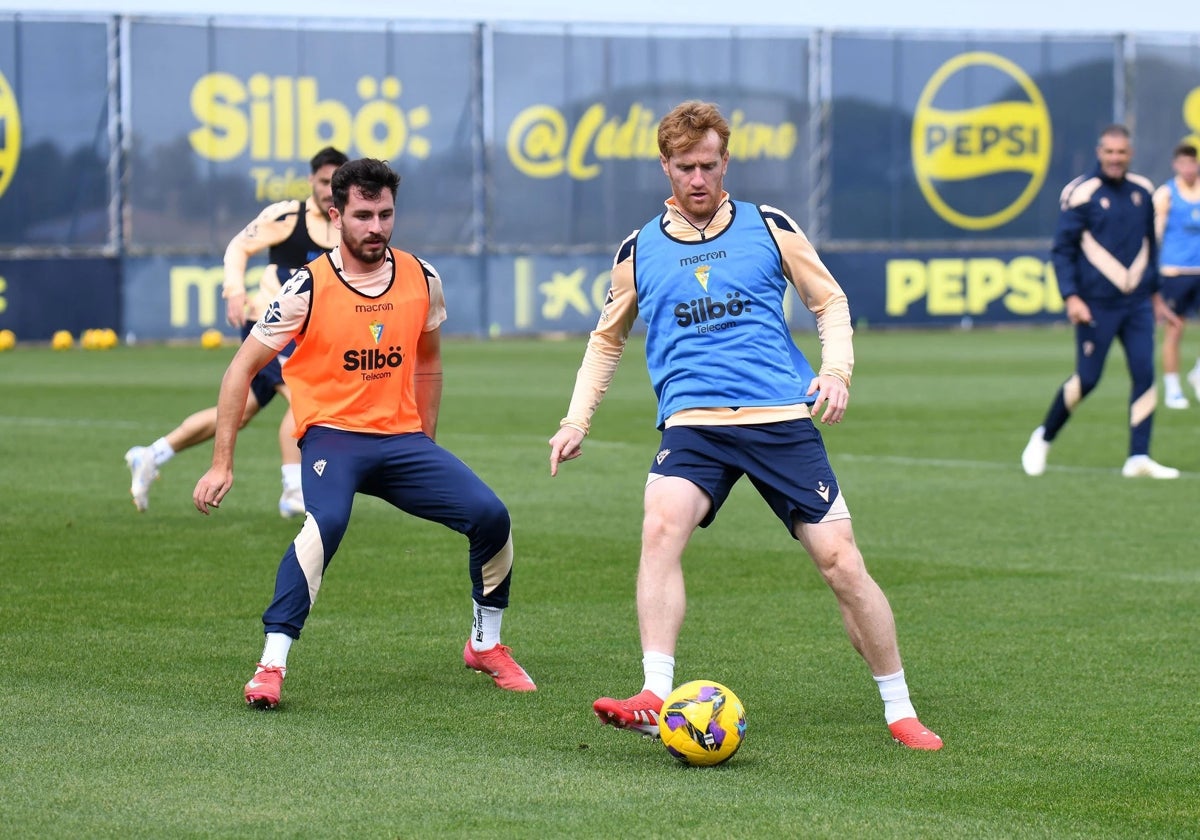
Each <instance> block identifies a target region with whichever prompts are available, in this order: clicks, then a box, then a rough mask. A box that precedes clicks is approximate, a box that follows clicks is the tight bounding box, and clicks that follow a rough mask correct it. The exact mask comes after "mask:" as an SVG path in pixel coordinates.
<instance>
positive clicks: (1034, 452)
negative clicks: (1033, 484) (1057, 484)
mask: <svg viewBox="0 0 1200 840" xmlns="http://www.w3.org/2000/svg"><path fill="white" fill-rule="evenodd" d="M1045 431H1046V429H1045V427H1044V426H1038V427H1037V428H1036V429H1034V430H1033V434H1031V435H1030V436H1029V443H1027V444H1025V451H1024V452H1022V453H1021V466H1022V467H1023V468H1024V469H1025V475H1041V474H1042V473H1044V472H1045V471H1046V455H1047V453H1049V452H1050V444H1048V443H1047V442H1046V440H1045V438H1043V437H1042V434H1043V433H1044V432H1045Z"/></svg>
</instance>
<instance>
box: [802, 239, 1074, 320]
mask: <svg viewBox="0 0 1200 840" xmlns="http://www.w3.org/2000/svg"><path fill="white" fill-rule="evenodd" d="M821 257H822V260H823V261H824V263H825V265H826V266H827V267H828V268H829V270H830V271H831V272H833V276H834V277H836V278H838V282H839V283H840V284H841V286H842V288H843V289H844V290H845V292H846V296H847V298H849V300H850V315H851V317H852V318H853V319H854V321H855V322H856V323H857V324H860V325H866V324H875V325H892V326H899V325H903V326H955V327H958V326H967V327H969V326H973V325H975V324H983V323H988V322H991V323H1013V322H1018V321H1021V322H1037V321H1046V322H1050V321H1060V320H1062V319H1063V317H1064V316H1063V314H1062V313H1063V300H1062V296H1061V295H1060V294H1059V292H1058V281H1057V280H1056V279H1055V276H1054V266H1053V265H1052V264H1051V262H1050V254H1049V252H1048V251H1046V252H1037V251H1033V250H1030V251H1011V250H991V249H986V248H985V249H979V250H972V251H969V252H951V251H945V250H941V251H939V250H932V249H931V250H927V251H914V252H907V251H906V252H895V251H891V252H889V251H879V252H857V253H849V252H833V253H824V254H822V255H821Z"/></svg>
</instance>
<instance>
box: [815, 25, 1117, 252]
mask: <svg viewBox="0 0 1200 840" xmlns="http://www.w3.org/2000/svg"><path fill="white" fill-rule="evenodd" d="M1118 43H1119V42H1118V41H1117V39H1116V38H1096V39H1074V38H1066V37H1064V38H1054V39H1046V38H1037V39H1028V40H1012V41H998V40H997V41H992V40H986V39H976V38H972V39H971V40H970V41H969V42H967V41H964V40H954V39H951V38H944V39H934V38H928V39H927V38H915V37H912V36H900V35H894V36H878V37H870V36H858V35H834V36H833V38H832V58H831V79H832V106H831V124H832V128H831V135H830V141H831V142H830V149H831V160H830V166H831V171H832V183H831V184H830V189H829V191H828V194H827V200H828V202H829V215H830V219H829V228H828V230H827V234H828V238H829V240H831V241H843V240H888V241H900V240H926V241H929V240H963V239H971V240H981V241H986V240H989V239H991V240H997V239H1009V240H1013V239H1028V238H1031V237H1049V236H1050V235H1051V234H1052V233H1053V231H1054V224H1055V219H1056V215H1057V212H1058V194H1059V192H1060V190H1061V189H1062V187H1063V186H1064V185H1065V184H1066V183H1067V182H1068V181H1070V180H1071V179H1072V178H1074V177H1076V176H1077V175H1080V174H1082V173H1083V172H1084V171H1085V170H1087V169H1089V168H1090V167H1091V166H1092V165H1093V164H1094V162H1095V157H1094V152H1093V150H1094V149H1095V146H1096V138H1097V137H1098V136H1099V134H1100V131H1101V130H1102V129H1103V128H1104V126H1105V125H1107V124H1108V123H1111V122H1112V121H1113V119H1114V114H1115V113H1117V108H1116V107H1115V105H1114V103H1115V102H1116V89H1115V85H1116V78H1117V77H1116V73H1117V60H1118V55H1119V51H1118Z"/></svg>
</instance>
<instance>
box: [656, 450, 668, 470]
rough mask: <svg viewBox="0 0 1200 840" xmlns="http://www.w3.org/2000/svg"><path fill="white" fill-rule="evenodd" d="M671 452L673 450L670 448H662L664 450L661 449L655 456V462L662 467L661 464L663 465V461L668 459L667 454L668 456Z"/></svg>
mask: <svg viewBox="0 0 1200 840" xmlns="http://www.w3.org/2000/svg"><path fill="white" fill-rule="evenodd" d="M670 454H671V450H670V449H662V450H660V451H659V453H658V454H657V455H655V456H654V463H656V464H658V465H659V466H660V467H661V466H662V462H663V461H665V460H667V456H668V455H670Z"/></svg>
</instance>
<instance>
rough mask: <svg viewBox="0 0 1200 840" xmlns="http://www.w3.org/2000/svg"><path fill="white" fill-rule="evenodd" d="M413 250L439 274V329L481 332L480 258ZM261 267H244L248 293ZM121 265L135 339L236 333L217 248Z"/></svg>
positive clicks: (126, 320)
mask: <svg viewBox="0 0 1200 840" xmlns="http://www.w3.org/2000/svg"><path fill="white" fill-rule="evenodd" d="M418 256H419V257H421V258H422V259H424V260H426V261H427V262H429V263H430V264H431V265H432V266H433V267H434V268H435V269H436V270H437V272H438V274H439V275H440V276H441V278H442V287H443V289H444V290H445V293H446V311H447V320H446V323H445V325H444V326H443V327H442V329H443V331H444V332H445V333H447V334H451V333H454V334H459V335H480V334H482V332H483V317H484V316H483V308H482V306H483V301H484V299H485V293H484V289H483V275H482V270H481V267H480V259H479V258H478V257H468V256H463V255H460V254H444V253H436V252H435V253H425V252H421V253H419V254H418ZM264 267H265V263H261V262H258V263H252V264H251V266H250V267H249V269H248V270H247V271H246V290H247V293H248V294H249V295H253V294H254V292H255V290H257V288H258V279H259V277H261V276H262V271H263V268H264ZM121 268H122V273H123V274H124V276H125V295H124V306H123V311H122V321H121V322H122V324H123V325H124V330H125V333H126V334H129V335H132V337H133V338H134V340H137V341H164V340H185V339H186V340H191V339H194V338H197V337H199V335H200V334H201V333H203V332H204V331H205V330H208V329H218V330H221V331H222V332H223V333H225V335H226V336H227V337H229V338H233V339H237V338H240V333H239V332H238V331H237V330H235V329H234V328H233V327H230V326H229V325H228V324H227V323H226V322H225V301H224V300H223V299H222V297H221V283H222V280H223V275H224V271H223V268H222V265H221V255H220V254H206V255H199V256H189V255H183V256H181V255H174V256H166V255H160V256H152V257H130V258H128V259H126V260H125V261H124V263H123V265H122V267H121Z"/></svg>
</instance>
